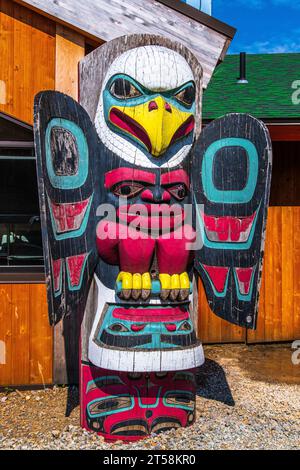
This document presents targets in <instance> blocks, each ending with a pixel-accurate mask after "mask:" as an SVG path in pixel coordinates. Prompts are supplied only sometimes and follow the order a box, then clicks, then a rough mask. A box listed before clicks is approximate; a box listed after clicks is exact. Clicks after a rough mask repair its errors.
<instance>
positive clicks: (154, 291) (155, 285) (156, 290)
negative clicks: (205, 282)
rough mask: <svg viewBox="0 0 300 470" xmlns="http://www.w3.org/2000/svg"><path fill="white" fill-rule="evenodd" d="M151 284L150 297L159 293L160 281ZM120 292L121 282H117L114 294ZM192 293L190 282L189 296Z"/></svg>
mask: <svg viewBox="0 0 300 470" xmlns="http://www.w3.org/2000/svg"><path fill="white" fill-rule="evenodd" d="M151 284H152V287H151V295H159V294H160V292H161V286H160V281H152V282H151ZM121 290H122V282H121V281H118V282H117V283H116V293H117V294H120V292H121ZM192 293H193V284H192V283H191V282H190V294H192Z"/></svg>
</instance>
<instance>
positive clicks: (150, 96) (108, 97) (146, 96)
mask: <svg viewBox="0 0 300 470" xmlns="http://www.w3.org/2000/svg"><path fill="white" fill-rule="evenodd" d="M117 78H123V79H125V80H128V81H129V82H130V83H132V85H133V86H134V87H135V88H137V90H138V91H139V92H140V93H141V96H137V97H136V98H127V99H120V98H117V97H115V96H113V95H112V94H111V93H110V88H111V86H112V83H113V82H114V81H115V80H116V79H117ZM190 85H193V86H195V85H194V83H193V82H188V83H185V84H184V85H182V86H180V87H178V88H176V89H173V90H168V91H165V92H159V93H157V92H154V91H152V90H148V89H147V88H146V87H144V86H142V85H141V84H140V83H138V82H137V81H135V80H134V79H133V78H132V77H130V76H128V75H125V74H117V75H114V76H113V77H111V79H110V80H109V81H108V83H107V85H106V87H105V90H104V91H103V111H104V117H105V121H106V124H107V125H108V126H109V127H110V128H111V129H112V130H113V131H114V132H117V133H118V134H121V135H124V136H125V137H127V138H129V139H130V140H133V141H134V142H136V143H137V144H138V145H140V146H141V147H142V148H143V149H144V150H146V151H147V152H148V149H147V147H146V145H144V144H143V142H141V141H140V140H139V139H137V138H136V137H134V136H133V135H131V134H130V135H128V133H127V132H125V131H123V130H122V129H120V128H119V127H117V126H115V125H114V124H113V123H112V122H111V121H110V119H109V112H110V110H111V108H112V107H114V106H122V107H123V108H130V107H136V106H139V105H141V104H144V103H148V102H149V101H151V100H155V98H157V97H158V96H162V97H163V98H165V99H167V100H168V102H169V103H170V104H172V106H173V107H175V108H177V109H178V110H179V111H182V112H190V113H192V114H195V112H196V105H195V103H193V104H192V106H190V107H188V106H185V105H183V104H181V103H180V102H179V101H178V100H177V99H176V98H175V97H174V94H177V93H179V92H180V91H182V90H184V89H185V88H187V87H188V86H190Z"/></svg>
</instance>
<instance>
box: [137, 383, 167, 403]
mask: <svg viewBox="0 0 300 470" xmlns="http://www.w3.org/2000/svg"><path fill="white" fill-rule="evenodd" d="M134 388H135V390H136V392H137V395H138V402H139V406H140V408H157V407H158V404H159V398H160V394H161V390H162V387H159V389H158V392H157V396H156V401H155V403H153V405H148V404H146V405H144V404H143V403H142V400H141V395H140V390H139V389H138V388H137V387H134Z"/></svg>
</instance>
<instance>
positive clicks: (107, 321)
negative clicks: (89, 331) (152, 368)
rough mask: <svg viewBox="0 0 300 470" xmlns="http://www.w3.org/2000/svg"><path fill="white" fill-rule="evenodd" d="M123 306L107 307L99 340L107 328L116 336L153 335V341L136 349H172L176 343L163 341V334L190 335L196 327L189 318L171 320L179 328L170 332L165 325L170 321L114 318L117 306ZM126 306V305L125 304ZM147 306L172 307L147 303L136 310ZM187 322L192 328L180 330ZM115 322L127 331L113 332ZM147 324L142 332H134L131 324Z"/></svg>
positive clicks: (98, 336)
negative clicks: (111, 328) (151, 321)
mask: <svg viewBox="0 0 300 470" xmlns="http://www.w3.org/2000/svg"><path fill="white" fill-rule="evenodd" d="M120 307H121V306H120V305H110V306H109V308H108V309H107V312H106V314H105V317H104V319H103V323H102V325H101V328H100V330H99V332H98V335H97V338H98V340H99V341H100V338H101V335H102V332H103V331H104V330H105V331H107V332H109V333H110V334H115V335H116V336H119V337H122V336H123V337H128V336H132V337H134V336H142V335H151V339H152V340H151V343H147V344H144V345H141V346H136V347H135V348H134V349H135V350H140V349H143V350H145V349H146V350H152V349H162V348H164V349H172V348H176V347H177V346H176V345H174V344H169V343H167V342H166V343H162V342H161V335H167V336H170V337H171V336H174V334H176V335H179V336H183V335H189V334H190V333H192V332H193V331H194V327H193V324H192V322H191V320H190V319H188V320H181V321H179V322H171V323H175V324H176V327H177V330H176V332H170V331H168V330H167V328H166V326H165V323H170V322H153V323H145V322H141V321H130V320H121V319H119V318H114V317H113V311H114V309H115V308H120ZM124 307H125V305H124ZM146 308H149V309H152V308H157V309H167V310H169V309H170V306H166V307H163V306H162V305H158V306H156V305H152V304H150V305H147V306H140V307H136V310H139V309H146ZM185 322H188V323H189V325H190V328H191V329H190V330H189V331H185V330H182V331H180V330H179V328H180V327H181V325H183V323H185ZM115 323H119V324H121V325H123V326H124V327H125V328H126V330H127V331H123V332H113V331H112V330H110V326H111V325H113V324H115ZM133 324H134V325H145V327H144V329H143V330H142V331H140V332H133V331H132V330H131V325H133Z"/></svg>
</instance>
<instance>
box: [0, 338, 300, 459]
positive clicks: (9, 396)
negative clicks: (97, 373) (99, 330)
mask: <svg viewBox="0 0 300 470" xmlns="http://www.w3.org/2000/svg"><path fill="white" fill-rule="evenodd" d="M205 350H206V351H205V352H206V357H207V360H206V363H205V365H204V366H203V367H202V368H201V369H200V370H199V377H198V381H199V386H198V392H197V419H196V422H195V424H194V425H193V426H191V427H190V428H185V429H177V430H172V431H169V432H166V433H164V434H160V435H157V436H155V435H152V436H151V437H149V438H147V439H145V440H143V441H140V442H137V443H132V444H123V443H122V442H119V441H117V442H116V443H114V444H111V443H106V442H104V439H103V438H101V437H99V436H97V435H95V434H92V433H89V432H87V431H84V430H82V429H81V428H80V427H79V425H78V422H79V407H78V405H77V400H78V391H77V389H76V388H74V387H73V388H70V389H69V390H68V389H67V388H62V387H55V388H54V389H48V390H39V391H23V392H20V391H17V392H16V391H10V390H5V391H4V393H0V410H1V413H0V415H1V416H0V449H99V450H100V449H106V450H107V449H108V450H111V449H120V450H121V449H125V450H130V449H147V450H160V449H161V450H177V449H178V450H188V449H189V450H197V449H299V448H300V393H299V384H300V366H295V365H293V364H292V362H291V349H290V346H289V345H286V346H282V345H281V346H252V347H248V346H243V345H231V346H229V345H226V346H209V347H206V348H205ZM68 393H69V396H71V403H72V402H73V405H72V406H71V407H70V409H69V411H70V414H69V416H68V417H66V416H65V406H66V397H67V394H68ZM72 408H73V409H72Z"/></svg>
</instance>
